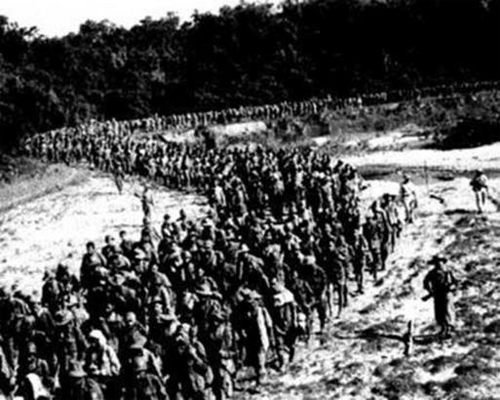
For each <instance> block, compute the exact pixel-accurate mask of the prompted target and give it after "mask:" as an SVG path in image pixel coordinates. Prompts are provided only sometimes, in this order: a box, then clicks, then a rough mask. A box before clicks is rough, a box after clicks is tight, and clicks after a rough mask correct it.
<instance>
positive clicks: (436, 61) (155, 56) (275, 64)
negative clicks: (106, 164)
mask: <svg viewBox="0 0 500 400" xmlns="http://www.w3.org/2000/svg"><path fill="white" fill-rule="evenodd" d="M499 5H500V1H499V0H457V1H442V0H387V1H368V0H363V1H361V0H360V1H352V0H308V1H303V2H295V1H293V0H286V1H285V2H284V3H283V4H282V5H281V7H280V10H279V12H274V11H273V10H272V9H271V7H270V6H269V5H265V4H264V5H255V4H251V3H243V4H240V5H238V6H236V7H234V8H230V7H224V8H222V9H221V10H220V12H219V14H217V15H214V14H210V13H206V14H195V15H194V16H193V19H192V21H191V22H189V23H185V24H183V25H181V24H180V23H179V19H178V18H177V17H176V16H175V15H174V14H170V13H169V14H167V15H166V16H165V17H164V18H162V19H158V20H153V19H151V18H146V19H144V20H143V21H141V23H140V24H138V25H136V26H134V27H132V28H131V29H124V28H121V27H117V26H115V25H113V24H111V23H109V22H106V21H104V22H92V21H87V22H85V23H84V24H83V25H82V26H81V27H80V30H79V32H78V33H76V34H69V35H67V36H64V37H62V38H46V37H43V36H40V35H38V34H37V31H36V29H34V28H30V29H27V28H21V27H19V26H18V25H16V24H15V23H12V22H9V20H8V19H7V18H6V17H1V16H0V135H1V139H0V143H1V145H2V147H7V146H9V145H11V144H13V143H14V142H15V141H16V140H17V139H18V138H19V137H20V136H22V135H24V134H29V133H32V132H35V131H43V130H46V129H50V128H55V127H60V126H63V125H67V124H77V123H80V122H82V121H86V120H88V119H89V118H99V119H100V118H117V119H125V118H135V117H144V116H147V115H151V114H155V113H158V114H169V113H173V112H185V111H188V110H189V111H192V110H206V109H211V108H221V107H227V106H238V105H245V104H262V103H272V102H278V101H283V100H298V99H304V98H308V97H313V96H325V95H327V94H331V95H334V96H335V95H346V94H348V93H353V92H367V91H368V92H370V91H378V90H386V89H395V88H411V87H414V86H422V85H432V84H433V83H438V82H439V83H446V82H457V81H471V80H475V79H477V80H485V79H498V78H499V77H500V55H499V51H500V31H499V19H500V17H499V16H500V7H499Z"/></svg>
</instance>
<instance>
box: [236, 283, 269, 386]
mask: <svg viewBox="0 0 500 400" xmlns="http://www.w3.org/2000/svg"><path fill="white" fill-rule="evenodd" d="M238 294H239V298H240V301H239V302H238V304H237V307H236V309H235V311H234V313H233V315H234V318H235V320H234V324H235V329H236V330H237V333H238V337H239V345H240V346H239V347H240V351H242V353H243V361H244V362H245V363H246V364H247V365H248V366H250V367H252V368H253V369H254V371H255V374H256V376H255V383H256V385H257V386H259V385H260V384H261V382H262V379H263V378H264V377H265V376H266V374H267V371H266V360H267V356H268V352H269V349H270V348H271V347H272V344H273V342H274V338H273V324H272V320H271V317H270V315H269V312H268V311H267V309H266V308H265V307H264V303H263V302H262V296H261V295H259V294H258V293H257V292H256V291H255V290H251V289H248V288H242V289H240V291H239V293H238Z"/></svg>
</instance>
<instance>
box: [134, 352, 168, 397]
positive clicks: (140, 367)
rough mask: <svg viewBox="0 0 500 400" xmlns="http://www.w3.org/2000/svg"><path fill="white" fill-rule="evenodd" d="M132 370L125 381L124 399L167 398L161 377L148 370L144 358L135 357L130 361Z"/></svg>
mask: <svg viewBox="0 0 500 400" xmlns="http://www.w3.org/2000/svg"><path fill="white" fill-rule="evenodd" d="M132 365H133V367H132V369H133V371H134V373H133V374H132V377H131V379H130V380H127V381H126V382H125V399H127V400H167V399H168V396H167V391H166V389H165V386H164V384H163V382H162V381H161V379H160V378H159V377H158V376H156V375H155V374H152V373H151V372H148V365H147V363H146V361H145V360H144V358H141V357H136V358H134V359H133V363H132Z"/></svg>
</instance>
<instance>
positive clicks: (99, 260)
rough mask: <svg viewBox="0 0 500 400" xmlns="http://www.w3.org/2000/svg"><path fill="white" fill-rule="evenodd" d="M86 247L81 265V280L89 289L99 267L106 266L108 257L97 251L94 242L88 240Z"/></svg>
mask: <svg viewBox="0 0 500 400" xmlns="http://www.w3.org/2000/svg"><path fill="white" fill-rule="evenodd" d="M86 247H87V252H86V253H85V254H84V255H83V258H82V264H81V267H80V282H81V284H82V287H83V288H85V289H88V288H89V287H90V286H91V284H92V280H93V279H94V275H95V271H96V270H97V268H99V267H104V266H106V259H105V258H104V257H103V256H102V255H101V254H100V253H98V252H97V250H96V248H95V244H94V242H88V243H87V246H86Z"/></svg>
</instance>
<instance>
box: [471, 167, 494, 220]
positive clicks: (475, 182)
mask: <svg viewBox="0 0 500 400" xmlns="http://www.w3.org/2000/svg"><path fill="white" fill-rule="evenodd" d="M470 185H471V187H472V191H473V192H474V194H475V195H476V205H477V212H478V213H479V214H482V213H483V210H484V206H485V204H486V198H487V197H488V195H489V189H488V178H487V177H486V175H485V174H484V172H483V171H482V170H480V169H478V170H476V173H475V175H474V178H472V179H471V181H470Z"/></svg>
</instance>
